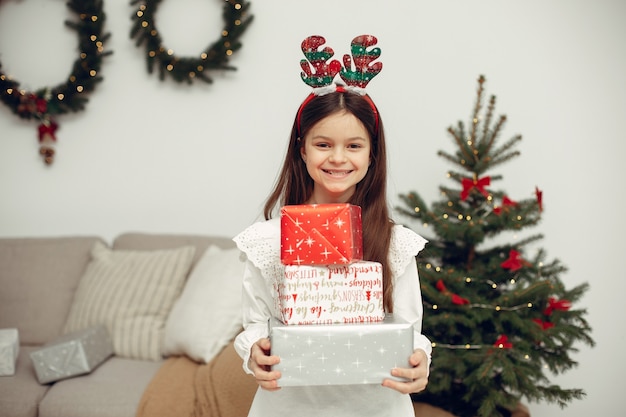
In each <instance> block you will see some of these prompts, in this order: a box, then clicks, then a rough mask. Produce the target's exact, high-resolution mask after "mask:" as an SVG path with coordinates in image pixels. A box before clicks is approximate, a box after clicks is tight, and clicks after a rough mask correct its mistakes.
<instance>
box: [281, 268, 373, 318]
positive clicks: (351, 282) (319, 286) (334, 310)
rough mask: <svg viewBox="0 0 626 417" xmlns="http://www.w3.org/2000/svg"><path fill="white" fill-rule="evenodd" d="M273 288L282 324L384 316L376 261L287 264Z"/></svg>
mask: <svg viewBox="0 0 626 417" xmlns="http://www.w3.org/2000/svg"><path fill="white" fill-rule="evenodd" d="M277 292H278V299H279V304H280V306H279V308H280V314H281V319H282V322H283V323H285V324H294V325H303V324H332V323H372V322H380V321H382V320H383V319H384V318H385V312H384V308H383V272H382V265H381V264H380V263H378V262H367V261H362V262H354V263H351V264H348V265H287V266H285V274H284V276H283V277H282V280H280V281H279V283H278V288H277Z"/></svg>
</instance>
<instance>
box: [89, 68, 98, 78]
mask: <svg viewBox="0 0 626 417" xmlns="http://www.w3.org/2000/svg"><path fill="white" fill-rule="evenodd" d="M96 74H97V72H96V70H94V69H92V70H91V71H89V75H91V76H92V77H95V76H96Z"/></svg>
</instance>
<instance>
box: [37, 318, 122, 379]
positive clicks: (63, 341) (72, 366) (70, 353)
mask: <svg viewBox="0 0 626 417" xmlns="http://www.w3.org/2000/svg"><path fill="white" fill-rule="evenodd" d="M112 354H113V342H112V341H111V337H110V335H109V332H108V331H107V329H106V327H105V326H96V327H90V328H88V329H84V330H80V331H77V332H74V333H70V334H67V335H64V336H62V337H60V338H59V339H57V340H54V341H53V342H50V343H48V344H46V345H44V346H43V347H42V348H41V349H39V350H36V351H33V352H31V354H30V358H31V360H32V361H33V366H34V367H35V372H36V373H37V379H38V380H39V382H40V383H41V384H46V383H48V382H53V381H58V380H60V379H65V378H69V377H72V376H78V375H83V374H86V373H89V372H91V371H93V370H94V369H95V368H96V367H97V366H98V365H100V364H101V363H102V362H104V361H105V360H106V359H107V358H108V357H109V356H111V355H112Z"/></svg>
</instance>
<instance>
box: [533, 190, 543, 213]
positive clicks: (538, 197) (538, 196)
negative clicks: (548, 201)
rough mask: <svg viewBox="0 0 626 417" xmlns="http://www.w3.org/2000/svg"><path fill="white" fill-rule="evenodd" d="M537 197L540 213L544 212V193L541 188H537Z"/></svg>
mask: <svg viewBox="0 0 626 417" xmlns="http://www.w3.org/2000/svg"><path fill="white" fill-rule="evenodd" d="M535 196H537V204H539V212H540V213H541V212H542V211H543V191H541V190H540V189H539V187H535Z"/></svg>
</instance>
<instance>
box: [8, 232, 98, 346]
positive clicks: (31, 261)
mask: <svg viewBox="0 0 626 417" xmlns="http://www.w3.org/2000/svg"><path fill="white" fill-rule="evenodd" d="M95 242H102V240H101V239H100V238H98V237H82V236H81V237H69V236H68V237H52V238H3V239H0V328H9V327H15V328H17V329H18V331H19V337H20V342H21V344H23V345H40V344H44V343H47V342H49V341H51V340H54V339H55V338H57V337H58V336H60V335H61V333H62V331H63V325H64V323H65V320H66V319H67V315H68V312H69V310H70V306H71V304H72V298H73V297H74V292H75V291H76V287H77V286H78V282H79V281H80V278H81V276H82V274H83V272H84V271H85V268H86V266H87V263H88V262H89V259H90V252H91V248H92V247H93V245H94V243H95Z"/></svg>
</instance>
